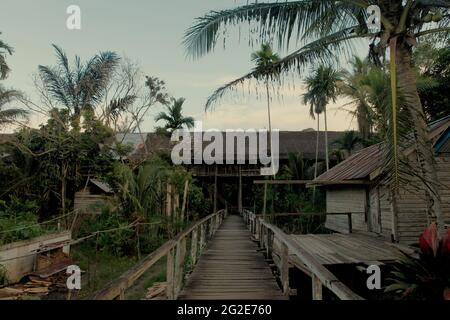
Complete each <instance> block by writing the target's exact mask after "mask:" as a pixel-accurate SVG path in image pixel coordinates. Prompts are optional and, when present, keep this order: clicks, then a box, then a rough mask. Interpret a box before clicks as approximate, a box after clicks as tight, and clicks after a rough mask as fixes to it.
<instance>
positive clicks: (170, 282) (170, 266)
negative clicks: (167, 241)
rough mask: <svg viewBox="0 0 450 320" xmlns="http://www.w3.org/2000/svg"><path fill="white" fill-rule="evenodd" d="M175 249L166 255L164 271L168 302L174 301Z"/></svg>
mask: <svg viewBox="0 0 450 320" xmlns="http://www.w3.org/2000/svg"><path fill="white" fill-rule="evenodd" d="M174 279H175V249H174V248H172V249H170V250H169V253H168V254H167V270H166V282H167V288H166V296H167V299H168V300H174V287H175V286H174V285H175V281H174Z"/></svg>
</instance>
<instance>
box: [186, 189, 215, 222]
mask: <svg viewBox="0 0 450 320" xmlns="http://www.w3.org/2000/svg"><path fill="white" fill-rule="evenodd" d="M188 211H189V212H191V214H192V215H193V216H194V220H195V219H196V218H200V217H204V216H207V215H209V214H211V213H212V211H213V204H212V201H211V200H210V199H207V198H205V195H204V193H203V190H202V188H201V187H199V186H198V185H196V184H195V181H194V182H193V183H191V184H190V185H189V198H188Z"/></svg>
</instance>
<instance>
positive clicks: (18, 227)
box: [0, 196, 45, 244]
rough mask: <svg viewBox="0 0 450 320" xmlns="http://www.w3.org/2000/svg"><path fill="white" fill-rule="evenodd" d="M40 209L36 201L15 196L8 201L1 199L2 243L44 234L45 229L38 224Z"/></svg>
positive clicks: (0, 235)
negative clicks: (23, 199)
mask: <svg viewBox="0 0 450 320" xmlns="http://www.w3.org/2000/svg"><path fill="white" fill-rule="evenodd" d="M38 209H39V207H38V205H37V204H36V202H34V201H27V200H25V201H22V200H20V199H18V198H17V197H14V196H11V198H10V200H9V201H8V202H7V201H3V200H0V244H5V243H11V242H15V241H20V240H28V239H31V238H34V237H37V236H40V235H42V234H43V233H44V232H45V231H44V230H43V229H42V227H41V226H40V225H38V216H37V214H36V213H37V211H38ZM9 230H15V231H9Z"/></svg>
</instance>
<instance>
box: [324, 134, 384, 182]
mask: <svg viewBox="0 0 450 320" xmlns="http://www.w3.org/2000/svg"><path fill="white" fill-rule="evenodd" d="M382 165H383V144H382V143H378V144H375V145H373V146H370V147H368V148H365V149H363V150H361V151H358V152H356V153H355V154H353V155H352V156H350V157H349V158H348V159H346V160H345V161H343V162H341V163H339V164H338V165H337V166H335V167H333V168H331V169H330V170H328V171H327V172H325V173H324V174H322V175H321V176H319V177H317V179H316V181H327V182H333V181H334V182H336V183H338V182H341V181H344V180H364V179H366V178H368V177H369V176H370V174H371V173H372V172H374V171H375V170H376V169H378V168H379V167H381V166H382Z"/></svg>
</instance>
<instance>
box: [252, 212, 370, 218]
mask: <svg viewBox="0 0 450 320" xmlns="http://www.w3.org/2000/svg"><path fill="white" fill-rule="evenodd" d="M360 213H361V212H292V213H273V214H271V217H274V218H278V217H301V216H348V215H353V214H360ZM256 217H260V218H261V217H262V218H263V217H264V216H263V215H261V214H258V215H256Z"/></svg>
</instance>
